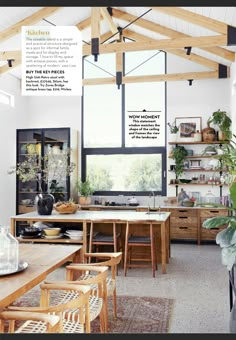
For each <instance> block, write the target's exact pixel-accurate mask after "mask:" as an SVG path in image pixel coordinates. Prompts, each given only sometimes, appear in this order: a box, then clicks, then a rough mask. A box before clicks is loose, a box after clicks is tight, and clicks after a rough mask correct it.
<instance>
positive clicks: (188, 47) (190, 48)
mask: <svg viewBox="0 0 236 340" xmlns="http://www.w3.org/2000/svg"><path fill="white" fill-rule="evenodd" d="M184 49H185V50H187V51H186V54H187V55H190V54H191V51H192V47H191V46H187V47H185V48H184Z"/></svg>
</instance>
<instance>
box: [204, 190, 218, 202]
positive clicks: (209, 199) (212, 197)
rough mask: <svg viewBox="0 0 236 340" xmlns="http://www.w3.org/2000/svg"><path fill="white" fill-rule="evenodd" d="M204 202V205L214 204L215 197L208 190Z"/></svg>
mask: <svg viewBox="0 0 236 340" xmlns="http://www.w3.org/2000/svg"><path fill="white" fill-rule="evenodd" d="M205 202H206V203H216V196H215V195H214V194H213V193H212V191H211V190H208V192H207V193H206V195H205Z"/></svg>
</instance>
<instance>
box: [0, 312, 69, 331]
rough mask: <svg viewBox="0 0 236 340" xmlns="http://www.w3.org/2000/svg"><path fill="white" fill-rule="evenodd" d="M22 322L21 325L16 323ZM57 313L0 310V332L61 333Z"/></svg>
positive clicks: (60, 324)
mask: <svg viewBox="0 0 236 340" xmlns="http://www.w3.org/2000/svg"><path fill="white" fill-rule="evenodd" d="M20 322H21V323H22V325H21V326H19V327H18V326H17V324H19V323H20ZM62 332H63V331H62V323H61V318H60V316H59V315H50V314H47V313H38V312H31V311H30V312H25V311H24V312H23V311H7V310H5V311H3V312H0V333H37V334H38V333H62Z"/></svg>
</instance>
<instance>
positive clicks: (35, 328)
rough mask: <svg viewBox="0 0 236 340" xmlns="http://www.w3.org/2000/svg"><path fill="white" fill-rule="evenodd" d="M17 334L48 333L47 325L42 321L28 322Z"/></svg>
mask: <svg viewBox="0 0 236 340" xmlns="http://www.w3.org/2000/svg"><path fill="white" fill-rule="evenodd" d="M15 333H46V325H45V322H42V321H31V320H30V321H26V322H24V324H23V325H21V326H20V327H19V328H18V329H17V330H16V331H15Z"/></svg>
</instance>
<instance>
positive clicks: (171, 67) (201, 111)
mask: <svg viewBox="0 0 236 340" xmlns="http://www.w3.org/2000/svg"><path fill="white" fill-rule="evenodd" d="M205 70H206V69H205V68H204V67H203V66H198V65H196V64H195V63H192V62H188V61H186V60H184V59H183V58H179V57H176V56H174V55H171V54H168V58H167V71H168V73H181V72H201V71H205ZM230 83H231V80H230V79H204V80H194V81H193V83H192V86H189V82H188V81H173V82H168V83H167V121H168V122H169V121H170V122H173V121H174V119H175V117H202V129H204V128H205V127H207V119H208V118H209V116H210V115H211V114H212V112H214V111H216V110H218V109H221V110H224V111H226V112H228V113H229V115H231V89H230ZM234 112H235V111H234ZM167 141H168V140H167ZM194 147H195V146H194ZM186 148H187V147H186ZM170 149H171V147H169V148H168V152H169V151H170ZM191 149H193V148H192V147H191ZM172 163H173V161H171V160H170V159H168V158H167V170H168V169H169V164H172ZM183 177H184V176H183ZM170 178H174V177H173V174H171V173H170V172H168V171H167V183H169V182H170ZM184 188H185V190H186V191H187V192H192V191H199V192H201V193H202V194H203V195H204V194H205V193H207V191H208V190H209V189H212V191H213V193H214V194H215V195H216V196H219V188H211V187H204V186H202V187H200V186H199V187H196V186H186V187H184ZM223 194H227V191H226V190H225V191H223ZM167 195H168V196H175V187H173V186H172V187H171V186H168V185H167Z"/></svg>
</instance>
